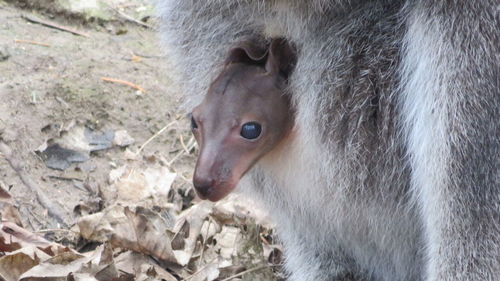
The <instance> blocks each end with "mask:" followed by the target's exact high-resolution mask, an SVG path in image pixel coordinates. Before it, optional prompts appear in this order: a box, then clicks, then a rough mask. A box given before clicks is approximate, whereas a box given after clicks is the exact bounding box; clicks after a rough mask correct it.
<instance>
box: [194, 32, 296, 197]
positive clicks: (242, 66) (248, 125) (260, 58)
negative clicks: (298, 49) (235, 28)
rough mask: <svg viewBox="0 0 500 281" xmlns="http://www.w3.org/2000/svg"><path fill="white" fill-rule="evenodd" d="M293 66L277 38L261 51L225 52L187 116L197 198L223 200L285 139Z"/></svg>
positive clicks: (248, 46)
mask: <svg viewBox="0 0 500 281" xmlns="http://www.w3.org/2000/svg"><path fill="white" fill-rule="evenodd" d="M294 61H295V52H294V50H293V48H292V47H291V46H290V45H289V44H288V42H286V41H285V40H283V39H275V40H273V41H272V42H271V44H270V46H269V48H268V49H267V50H266V49H261V48H259V47H257V46H255V45H253V44H251V43H249V42H245V43H242V44H240V45H239V46H238V47H236V48H234V49H232V50H231V51H230V52H229V55H228V58H227V59H226V61H225V65H224V68H223V70H222V72H221V73H220V74H219V75H218V76H217V78H215V79H214V81H213V82H212V83H211V85H210V87H209V90H208V93H207V94H206V96H205V98H204V100H203V102H202V103H201V104H200V105H198V106H197V107H195V108H194V110H193V112H192V117H191V118H192V119H191V127H192V131H193V134H194V136H195V138H196V140H197V142H198V144H199V146H200V154H199V157H198V161H197V163H196V168H195V172H194V178H193V183H194V186H195V189H196V191H197V193H198V195H199V196H200V197H201V198H202V199H208V200H210V201H217V200H220V199H222V198H223V197H225V196H226V195H227V194H228V193H230V192H231V191H232V190H233V189H234V188H235V186H236V185H237V184H238V181H239V180H240V178H241V177H242V176H243V175H245V173H246V172H247V171H248V170H249V169H251V168H252V166H253V165H254V164H255V163H256V162H257V161H258V160H259V159H260V158H261V157H262V156H264V155H265V154H266V153H268V152H270V151H271V150H273V148H275V147H276V146H277V145H278V144H279V143H280V142H281V141H283V140H284V139H285V138H286V137H287V136H288V135H289V133H290V131H291V130H292V127H293V122H294V121H293V110H292V108H291V105H290V100H289V97H288V95H287V94H286V86H287V79H288V77H289V75H290V73H291V71H292V69H293V65H294Z"/></svg>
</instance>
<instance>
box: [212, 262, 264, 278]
mask: <svg viewBox="0 0 500 281" xmlns="http://www.w3.org/2000/svg"><path fill="white" fill-rule="evenodd" d="M268 267H269V266H267V265H263V266H257V267H254V268H250V269H247V270H245V271H242V272H240V273H238V274H235V275H233V276H229V277H228V278H226V279H222V280H221V281H229V280H231V279H234V278H237V277H240V276H243V275H245V274H247V273H250V272H254V271H258V270H262V269H264V268H268Z"/></svg>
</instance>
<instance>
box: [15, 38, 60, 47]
mask: <svg viewBox="0 0 500 281" xmlns="http://www.w3.org/2000/svg"><path fill="white" fill-rule="evenodd" d="M14 42H15V43H25V44H31V45H38V46H43V47H51V46H50V45H49V44H46V43H42V42H37V41H31V40H23V39H14Z"/></svg>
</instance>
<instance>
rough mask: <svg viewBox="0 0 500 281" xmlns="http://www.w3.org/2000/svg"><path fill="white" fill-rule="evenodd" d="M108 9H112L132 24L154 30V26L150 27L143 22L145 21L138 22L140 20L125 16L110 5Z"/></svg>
mask: <svg viewBox="0 0 500 281" xmlns="http://www.w3.org/2000/svg"><path fill="white" fill-rule="evenodd" d="M108 7H110V8H111V9H112V10H113V11H115V12H116V13H117V14H119V15H120V16H121V17H122V18H124V19H126V20H128V21H131V22H133V23H136V24H138V25H140V26H142V27H146V28H149V29H153V26H152V25H149V24H147V23H145V22H143V21H140V20H138V19H136V18H134V17H132V16H129V15H127V14H125V13H124V12H122V11H120V10H118V9H116V8H114V7H112V6H111V5H108Z"/></svg>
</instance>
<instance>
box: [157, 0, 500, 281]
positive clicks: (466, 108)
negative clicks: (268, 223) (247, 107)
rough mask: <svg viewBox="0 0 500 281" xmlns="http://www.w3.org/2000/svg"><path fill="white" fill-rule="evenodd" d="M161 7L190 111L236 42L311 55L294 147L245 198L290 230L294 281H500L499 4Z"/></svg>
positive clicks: (280, 0)
mask: <svg viewBox="0 0 500 281" xmlns="http://www.w3.org/2000/svg"><path fill="white" fill-rule="evenodd" d="M158 7H159V11H160V16H161V17H162V24H163V25H162V32H161V33H162V38H163V39H164V43H165V50H166V52H167V55H168V57H169V59H170V60H171V63H172V66H173V68H174V69H175V70H177V71H179V76H178V79H177V80H178V82H179V83H180V85H181V87H182V90H183V91H185V93H186V95H187V97H188V99H187V100H188V103H187V106H188V107H191V106H193V105H195V104H197V103H198V102H199V101H200V100H201V97H202V96H203V95H204V94H205V93H206V91H207V88H208V85H209V83H210V81H212V79H213V78H214V77H215V75H217V74H218V73H219V71H218V69H220V66H222V63H223V61H224V58H225V56H226V55H227V52H228V50H229V49H230V48H231V47H232V46H234V45H235V44H236V43H237V42H239V41H242V40H243V39H251V40H253V41H255V42H265V41H266V40H269V38H270V37H278V36H281V37H285V38H287V39H288V40H290V41H292V42H293V43H294V44H295V45H296V47H297V49H298V61H297V65H296V68H295V70H294V72H293V75H292V77H291V78H290V80H289V83H290V89H289V92H290V94H291V95H292V101H293V103H294V106H295V109H296V114H297V116H296V136H295V137H294V138H293V140H292V141H291V142H289V143H288V144H287V145H286V146H285V147H284V148H282V149H281V151H278V152H277V153H274V154H273V156H272V157H267V158H266V157H265V158H264V159H262V160H261V161H259V163H258V164H257V165H256V166H255V167H254V168H253V169H252V171H251V172H250V173H249V174H248V175H247V176H246V177H245V178H244V180H243V182H242V183H241V184H240V187H239V188H238V189H239V191H240V192H244V193H246V194H248V195H250V196H252V197H254V198H255V199H256V201H259V202H260V203H262V206H263V207H264V208H268V209H269V210H271V213H272V214H273V216H274V218H275V220H276V222H279V223H278V232H279V235H280V237H281V239H282V240H283V242H284V244H285V248H286V269H287V272H288V273H289V280H292V281H313V280H314V281H327V280H428V281H434V280H436V281H437V280H443V281H444V280H464V281H465V280H470V281H479V280H498V278H500V182H499V179H500V175H499V170H500V169H499V158H500V157H499V155H500V153H499V147H500V144H499V140H500V135H499V134H500V133H499V131H500V130H499V120H500V114H499V112H498V111H499V106H500V100H499V99H500V96H499V93H498V89H499V85H498V77H499V72H498V61H499V60H498V55H499V53H500V50H499V48H500V43H499V42H500V41H499V36H498V35H499V31H498V30H499V28H498V27H499V24H498V8H497V3H495V1H489V0H488V1H485V0H482V1H467V0H455V1H441V0H434V1H433V0H428V1H424V0H422V1H417V0H415V1H412V0H406V1H389V0H386V1H383V0H379V1H361V0H360V1H348V0H342V1H340V0H339V1H335V0H330V1H328V0H310V1H303V0H288V1H285V0H268V1H263V0H260V1H259V0H246V1H244V0H226V1H222V0H204V1H196V0H165V1H159V3H158Z"/></svg>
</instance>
